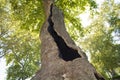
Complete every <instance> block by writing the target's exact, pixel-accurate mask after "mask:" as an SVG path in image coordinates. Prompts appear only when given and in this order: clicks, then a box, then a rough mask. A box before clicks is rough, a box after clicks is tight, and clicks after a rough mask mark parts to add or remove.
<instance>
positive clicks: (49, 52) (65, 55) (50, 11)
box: [31, 0, 104, 80]
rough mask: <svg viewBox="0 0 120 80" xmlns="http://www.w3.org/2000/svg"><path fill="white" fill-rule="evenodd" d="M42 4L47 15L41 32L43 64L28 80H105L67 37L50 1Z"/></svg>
mask: <svg viewBox="0 0 120 80" xmlns="http://www.w3.org/2000/svg"><path fill="white" fill-rule="evenodd" d="M48 1H50V0H48ZM44 3H46V4H47V5H46V9H45V10H46V11H45V12H47V13H46V21H45V22H44V24H43V26H42V29H41V33H40V39H41V53H42V54H41V59H42V60H41V63H42V65H41V69H40V71H38V72H37V73H36V75H35V76H34V77H33V78H32V79H31V80H104V79H103V78H102V77H101V76H99V75H98V74H97V72H96V70H95V68H94V67H93V66H92V65H91V64H90V63H89V62H88V60H87V57H86V55H85V54H84V52H82V50H81V49H80V48H79V47H78V46H76V45H75V43H74V41H73V40H72V39H71V38H70V36H69V34H68V33H67V31H66V29H65V24H64V17H63V13H62V11H61V10H59V9H58V8H57V7H56V6H54V5H53V3H52V2H51V3H50V2H49V4H48V2H47V0H44Z"/></svg>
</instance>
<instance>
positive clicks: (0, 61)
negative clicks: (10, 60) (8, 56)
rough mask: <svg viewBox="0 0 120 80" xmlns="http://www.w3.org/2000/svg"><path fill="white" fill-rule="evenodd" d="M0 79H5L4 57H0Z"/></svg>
mask: <svg viewBox="0 0 120 80" xmlns="http://www.w3.org/2000/svg"><path fill="white" fill-rule="evenodd" d="M0 80H6V63H5V59H4V58H0Z"/></svg>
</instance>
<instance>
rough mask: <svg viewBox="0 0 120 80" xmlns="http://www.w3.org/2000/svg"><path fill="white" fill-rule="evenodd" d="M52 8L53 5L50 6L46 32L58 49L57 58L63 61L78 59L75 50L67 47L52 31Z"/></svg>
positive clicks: (78, 56)
mask: <svg viewBox="0 0 120 80" xmlns="http://www.w3.org/2000/svg"><path fill="white" fill-rule="evenodd" d="M52 7H53V4H51V6H50V15H49V18H48V22H49V26H48V32H49V33H50V35H51V36H52V37H53V39H54V41H55V42H56V44H57V46H58V48H59V57H60V58H62V59H63V60H65V61H72V60H74V59H76V58H80V57H81V56H80V55H79V53H78V51H77V50H74V49H72V48H70V47H68V46H67V44H66V43H65V41H64V39H62V37H61V36H59V35H58V34H57V33H56V31H55V30H54V22H53V21H52V19H51V18H52Z"/></svg>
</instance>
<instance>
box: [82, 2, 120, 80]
mask: <svg viewBox="0 0 120 80" xmlns="http://www.w3.org/2000/svg"><path fill="white" fill-rule="evenodd" d="M119 7H120V3H115V1H114V0H110V1H104V3H103V4H102V6H101V7H100V9H99V12H97V14H96V15H94V16H93V19H92V23H91V25H90V26H88V27H87V28H86V29H85V32H86V34H85V37H84V38H83V45H82V46H83V47H84V49H85V50H86V52H89V53H90V54H91V59H90V60H91V62H92V63H93V64H94V66H95V67H96V68H97V70H98V71H99V72H101V73H102V74H103V75H104V76H105V77H106V80H109V79H108V78H110V79H112V80H114V79H115V78H117V77H118V75H119V73H120V67H119V66H120V64H119V63H120V60H119V58H120V18H119V17H120V15H119V11H120V8H119ZM86 43H87V45H86Z"/></svg>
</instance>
